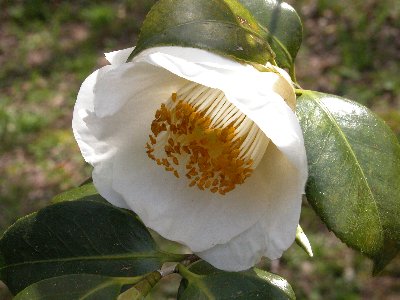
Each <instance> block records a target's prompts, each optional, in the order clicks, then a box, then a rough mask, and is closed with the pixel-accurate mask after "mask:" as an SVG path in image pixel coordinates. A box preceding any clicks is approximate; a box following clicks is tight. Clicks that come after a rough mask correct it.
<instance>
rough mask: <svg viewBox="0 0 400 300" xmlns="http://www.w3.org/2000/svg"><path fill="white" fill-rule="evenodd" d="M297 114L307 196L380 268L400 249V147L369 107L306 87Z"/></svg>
mask: <svg viewBox="0 0 400 300" xmlns="http://www.w3.org/2000/svg"><path fill="white" fill-rule="evenodd" d="M297 115H298V117H299V119H300V124H301V126H302V129H303V132H304V139H305V146H306V150H307V157H308V165H309V180H308V183H307V190H306V192H307V199H308V201H309V202H310V203H311V205H312V206H313V208H314V210H315V211H316V212H317V214H318V215H319V216H320V217H321V219H322V221H323V222H324V223H325V224H326V225H327V226H328V228H329V229H330V230H332V231H333V232H334V233H335V234H336V236H337V237H339V238H340V239H341V240H342V241H343V242H345V243H346V244H347V245H348V246H350V247H352V248H354V249H356V250H358V251H360V252H361V253H363V254H365V255H367V256H368V257H370V258H372V259H373V260H374V272H375V273H377V272H379V271H381V270H382V269H383V268H384V267H385V266H386V264H387V263H388V262H389V261H390V260H391V259H393V257H394V256H396V254H397V253H398V251H399V249H400V218H399V216H400V146H399V143H398V141H397V139H396V136H395V135H394V134H393V132H392V131H391V130H390V129H389V127H388V126H387V125H386V124H385V123H384V122H383V121H382V120H380V119H379V118H378V117H377V116H375V115H374V114H373V113H372V112H371V111H370V110H368V109H367V108H366V107H364V106H362V105H360V104H358V103H356V102H353V101H350V100H347V99H344V98H340V97H337V96H332V95H328V94H323V93H317V92H312V91H305V92H304V93H303V95H302V96H300V97H299V98H298V104H297Z"/></svg>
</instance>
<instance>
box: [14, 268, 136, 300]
mask: <svg viewBox="0 0 400 300" xmlns="http://www.w3.org/2000/svg"><path fill="white" fill-rule="evenodd" d="M141 278H142V277H140V276H139V277H133V278H129V277H105V276H99V275H92V274H72V275H65V276H60V277H54V278H49V279H45V280H42V281H39V282H37V283H34V284H32V285H30V286H28V287H27V288H25V289H24V290H23V291H21V292H20V293H19V294H18V295H17V296H16V297H15V298H14V300H43V299H46V300H112V299H117V297H118V296H119V294H120V292H121V288H122V287H123V286H124V285H128V284H134V283H136V282H137V281H139V280H140V279H141ZM131 299H134V298H131ZM137 299H138V298H137Z"/></svg>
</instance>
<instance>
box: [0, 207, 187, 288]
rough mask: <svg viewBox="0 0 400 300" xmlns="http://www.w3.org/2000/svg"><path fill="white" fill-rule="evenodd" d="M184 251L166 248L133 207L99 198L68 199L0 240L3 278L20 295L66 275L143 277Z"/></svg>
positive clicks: (26, 220) (19, 224)
mask: <svg viewBox="0 0 400 300" xmlns="http://www.w3.org/2000/svg"><path fill="white" fill-rule="evenodd" d="M182 258H183V256H182V255H173V254H167V253H164V252H162V251H160V250H159V249H158V248H157V246H156V244H155V242H154V241H153V239H152V237H151V236H150V233H149V232H148V230H147V229H146V227H144V225H143V224H142V223H141V222H140V221H139V220H138V219H137V217H136V216H134V215H133V214H132V213H129V212H128V211H125V210H122V209H118V208H115V207H113V206H110V205H108V204H103V203H100V202H97V201H90V200H81V201H66V202H61V203H58V204H54V205H51V206H49V207H47V208H45V209H43V210H41V211H39V212H37V213H34V214H31V215H29V216H27V217H24V218H22V219H20V220H19V221H17V222H16V223H15V224H14V225H13V226H11V227H10V228H9V229H8V230H7V231H6V232H5V234H4V235H3V237H2V238H1V239H0V261H2V265H0V279H1V280H3V281H4V282H5V283H6V284H7V286H8V287H9V289H10V290H11V291H12V292H13V293H14V294H16V293H17V292H19V291H21V290H22V289H24V288H25V287H27V286H29V285H31V284H33V283H35V282H38V281H40V280H43V279H46V278H51V277H57V276H62V275H66V274H79V273H89V274H99V275H105V276H139V275H143V274H145V273H148V272H151V271H154V270H157V269H158V268H160V267H161V265H162V263H163V262H164V261H170V260H172V261H176V260H180V259H182Z"/></svg>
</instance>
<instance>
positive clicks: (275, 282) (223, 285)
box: [178, 261, 296, 300]
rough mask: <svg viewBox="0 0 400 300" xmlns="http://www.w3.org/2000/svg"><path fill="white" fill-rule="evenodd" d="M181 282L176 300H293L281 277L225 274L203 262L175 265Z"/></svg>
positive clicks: (257, 272) (255, 273)
mask: <svg viewBox="0 0 400 300" xmlns="http://www.w3.org/2000/svg"><path fill="white" fill-rule="evenodd" d="M178 270H179V274H181V275H182V277H183V279H182V281H181V285H180V287H179V291H178V299H181V300H184V299H188V300H191V299H233V298H234V299H246V300H251V299H271V300H272V299H273V300H280V299H285V300H287V299H296V296H295V294H294V292H293V290H292V287H291V286H290V285H289V283H288V282H287V281H286V280H285V279H284V278H282V277H280V276H278V275H275V274H272V273H268V272H266V271H263V270H260V269H257V268H254V269H252V270H248V271H244V272H224V271H221V270H218V269H216V268H214V267H212V266H211V265H210V264H208V263H206V262H205V261H198V262H196V263H194V264H193V265H191V266H190V267H189V268H186V267H184V266H183V265H181V264H180V265H178Z"/></svg>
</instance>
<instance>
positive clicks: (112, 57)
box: [104, 47, 135, 66]
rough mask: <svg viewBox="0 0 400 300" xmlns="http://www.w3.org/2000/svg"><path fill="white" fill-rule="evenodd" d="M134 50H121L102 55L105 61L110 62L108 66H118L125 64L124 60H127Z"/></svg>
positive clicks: (132, 48)
mask: <svg viewBox="0 0 400 300" xmlns="http://www.w3.org/2000/svg"><path fill="white" fill-rule="evenodd" d="M134 49H135V47H131V48H127V49H123V50H117V51H113V52H108V53H104V55H105V57H106V59H107V60H108V61H109V62H110V64H112V65H116V66H119V65H122V64H124V63H126V60H127V59H128V57H129V55H131V53H132V51H133V50H134Z"/></svg>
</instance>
